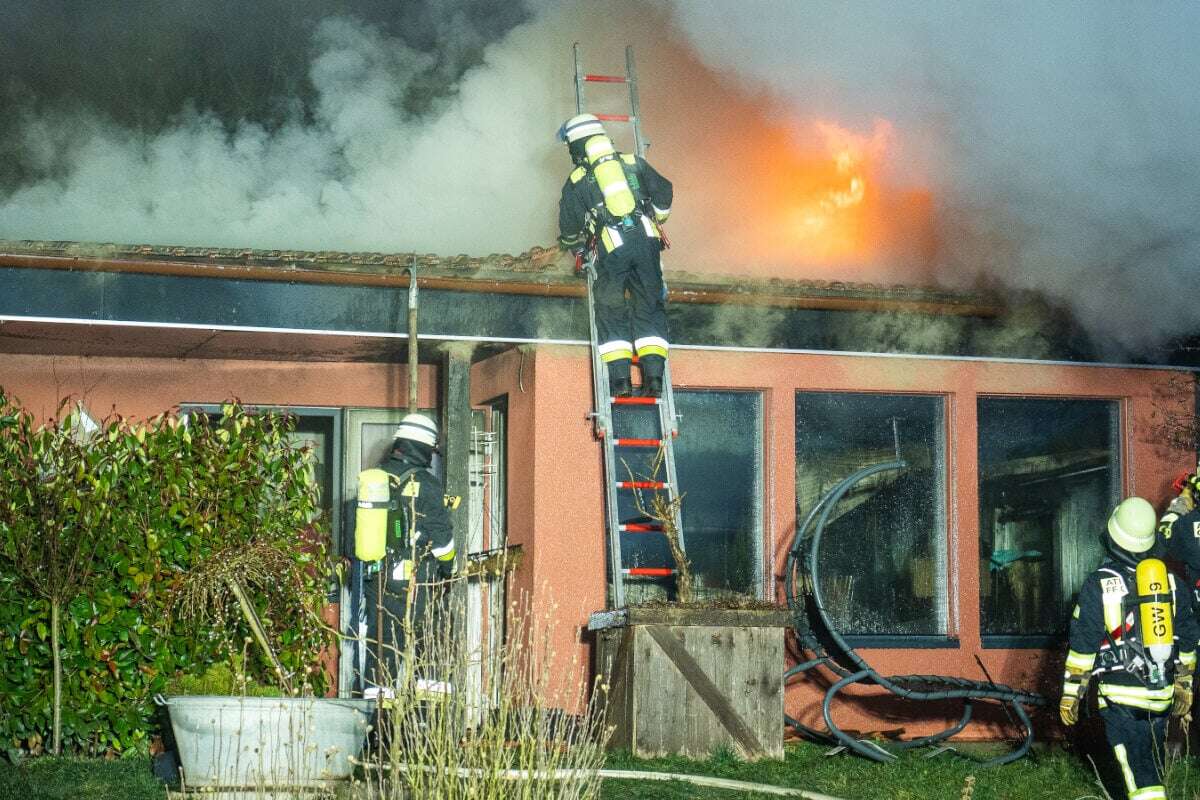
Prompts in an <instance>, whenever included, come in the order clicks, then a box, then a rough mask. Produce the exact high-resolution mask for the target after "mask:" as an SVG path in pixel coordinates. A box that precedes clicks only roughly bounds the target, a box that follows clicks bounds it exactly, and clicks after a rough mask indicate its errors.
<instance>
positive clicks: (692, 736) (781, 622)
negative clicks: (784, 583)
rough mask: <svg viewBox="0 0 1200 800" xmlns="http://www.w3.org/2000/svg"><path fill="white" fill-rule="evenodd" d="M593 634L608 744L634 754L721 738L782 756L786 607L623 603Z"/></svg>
mask: <svg viewBox="0 0 1200 800" xmlns="http://www.w3.org/2000/svg"><path fill="white" fill-rule="evenodd" d="M620 615H621V616H620V619H621V621H622V624H621V625H619V626H618V627H610V628H607V629H604V630H600V631H598V632H597V635H596V643H597V648H596V670H597V672H598V674H600V675H602V676H603V677H604V681H605V683H607V684H608V686H609V691H608V701H607V705H606V708H605V713H606V715H607V721H608V723H609V724H610V725H612V726H613V727H614V732H613V737H612V739H611V740H610V745H611V746H612V747H616V748H623V749H628V750H630V751H632V752H633V753H634V755H637V756H639V757H641V758H655V757H658V756H663V755H673V754H677V755H683V756H687V757H690V758H698V759H703V758H707V757H709V756H710V755H711V754H712V752H713V750H714V749H717V748H720V747H727V748H729V749H730V750H732V751H733V752H734V753H737V754H738V755H740V756H741V757H742V758H744V759H749V760H753V759H760V758H783V671H784V666H785V663H784V633H785V630H786V628H787V627H788V625H789V624H790V622H791V618H790V617H789V615H788V612H787V611H786V609H752V610H740V609H731V610H724V609H693V608H672V607H670V606H666V607H661V608H659V607H655V608H630V609H625V610H623V611H622V612H620Z"/></svg>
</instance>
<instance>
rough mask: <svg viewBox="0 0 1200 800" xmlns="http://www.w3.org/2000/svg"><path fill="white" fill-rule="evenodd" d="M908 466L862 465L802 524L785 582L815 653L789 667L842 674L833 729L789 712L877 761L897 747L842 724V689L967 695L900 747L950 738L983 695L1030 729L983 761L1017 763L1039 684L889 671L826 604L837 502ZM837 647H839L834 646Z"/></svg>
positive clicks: (825, 705) (803, 643) (800, 630)
mask: <svg viewBox="0 0 1200 800" xmlns="http://www.w3.org/2000/svg"><path fill="white" fill-rule="evenodd" d="M906 466H907V464H906V462H904V461H903V460H901V459H899V458H897V459H896V460H895V461H888V462H885V463H882V464H875V465H873V466H870V467H864V468H863V469H860V470H858V471H857V472H855V473H854V474H853V475H850V476H849V477H847V478H845V479H844V480H842V481H839V482H838V484H837V485H836V486H834V487H833V488H832V489H831V490H830V491H829V492H827V493H826V494H825V496H824V497H822V498H821V500H820V501H819V502H818V503H816V504H815V505H814V506H813V508H812V510H810V511H809V513H808V514H807V515H806V516H805V518H804V520H803V522H802V523H801V524H800V525H799V526H798V527H797V528H796V533H795V536H794V537H793V539H792V547H791V549H790V550H789V551H788V556H787V562H786V567H785V574H784V588H785V592H786V594H787V603H788V608H789V609H790V610H791V612H792V617H793V626H794V628H795V633H796V641H797V643H798V645H799V647H800V648H801V649H802V650H803V651H805V652H808V653H811V654H812V658H810V659H808V660H806V661H802V662H801V663H799V664H797V665H796V666H794V667H792V668H791V669H789V670H787V672H785V673H784V682H785V683H786V682H787V681H788V680H789V679H791V678H793V677H795V676H796V675H800V674H803V673H805V672H807V671H808V670H811V669H814V668H816V667H818V666H824V667H826V668H827V669H829V670H830V671H831V672H833V674H834V675H835V676H836V678H837V680H835V681H834V683H833V684H832V685H831V686H830V687H829V688H828V689H827V690H826V692H825V698H824V701H823V702H822V704H821V712H822V716H823V717H824V720H825V725H826V727H827V728H828V733H825V732H822V731H817V730H815V729H813V728H810V727H808V726H806V725H804V724H802V723H800V722H799V721H797V720H795V719H792V718H791V717H787V716H785V718H784V721H785V724H787V725H788V726H789V727H792V728H793V729H795V730H796V731H797V732H798V733H800V735H801V736H804V737H805V738H810V739H814V740H816V741H820V742H824V743H830V742H832V741H837V742H838V743H840V744H842V745H844V746H845V747H847V748H849V749H850V750H852V751H854V752H856V753H858V754H859V755H862V756H865V757H866V758H869V759H871V760H873V761H880V762H885V761H889V760H892V759H894V758H896V755H895V754H894V753H892V752H891V751H889V750H887V749H885V748H883V747H881V746H880V745H878V744H875V743H874V742H864V741H861V740H859V739H855V738H854V737H852V736H850V735H849V734H847V733H846V732H845V731H843V730H842V729H841V728H839V727H838V726H837V723H836V722H835V721H834V719H833V714H832V712H831V707H832V704H833V700H834V697H836V696H837V694H838V692H840V691H841V690H842V689H844V688H846V687H847V686H850V685H852V684H855V683H865V684H870V685H875V686H879V687H882V688H883V689H886V690H887V691H888V692H890V693H891V694H893V695H895V696H897V697H901V698H903V699H906V700H913V701H946V700H962V701H963V711H962V715H961V717H960V718H959V720H958V722H957V723H955V724H954V725H952V726H950V727H949V728H946V729H945V730H943V731H940V732H938V733H935V734H933V735H931V736H924V737H921V738H919V739H914V740H911V741H907V742H900V743H898V744H897V745H895V747H896V749H899V750H907V749H911V748H915V747H923V746H926V745H932V744H936V743H938V742H942V741H945V740H946V739H949V738H950V737H951V736H954V735H955V734H957V733H959V732H960V731H961V730H963V728H965V727H966V726H967V724H968V723H969V722H970V721H971V715H972V712H973V709H974V703H975V702H978V701H986V700H990V701H995V702H998V703H1000V704H1001V705H1002V706H1004V707H1006V708H1008V709H1011V710H1012V712H1013V714H1015V716H1016V720H1017V722H1018V723H1019V724H1020V725H1021V727H1022V728H1023V729H1024V736H1023V737H1022V740H1021V743H1020V745H1019V746H1018V747H1017V748H1016V749H1015V750H1013V751H1012V752H1009V753H1006V754H1004V755H1002V756H997V757H996V758H992V759H988V760H986V761H983V762H982V765H983V766H999V765H1001V764H1007V763H1010V762H1012V761H1015V760H1017V759H1019V758H1021V757H1023V756H1024V755H1025V754H1026V753H1028V752H1029V748H1030V745H1031V744H1032V743H1033V723H1032V722H1031V721H1030V719H1029V715H1028V713H1026V711H1025V706H1042V705H1045V704H1046V699H1045V698H1044V697H1042V696H1041V695H1039V694H1037V693H1035V692H1027V691H1022V690H1019V689H1013V688H1011V687H1009V686H1002V685H998V684H995V683H992V682H991V681H986V682H984V681H974V680H970V679H968V678H959V677H953V676H945V675H895V676H891V677H885V676H883V675H880V674H879V673H878V672H877V671H875V669H874V668H872V667H871V666H870V665H869V664H868V663H867V662H866V660H865V659H863V657H862V656H861V655H859V653H858V651H856V650H855V649H854V648H853V647H851V646H850V644H849V643H848V642H847V641H846V639H845V638H844V637H843V636H842V635H841V633H839V632H838V630H837V629H836V628H835V627H834V626H833V623H832V621H831V620H830V619H829V614H828V612H827V611H826V608H825V601H824V596H823V594H822V592H821V576H820V565H819V563H818V558H817V556H818V553H819V552H820V546H821V537H822V536H823V535H824V532H825V526H826V524H827V523H828V522H829V519H830V517H831V516H832V514H833V510H834V509H835V508H836V507H837V504H838V502H839V501H840V500H841V499H842V497H844V496H845V495H846V493H847V492H849V491H850V489H851V488H852V487H853V486H854V485H855V484H857V483H859V482H860V481H862V480H864V479H866V478H869V477H871V476H872V475H876V474H879V473H882V472H888V471H892V470H901V469H904V468H905V467H906ZM810 528H811V529H812V534H811V535H809V529H810ZM797 578H799V579H800V582H801V584H802V585H801V586H797ZM813 616H815V617H816V620H813V619H812V617H813ZM813 622H818V623H819V627H820V629H821V631H820V632H821V633H823V634H824V635H825V637H826V638H827V639H828V640H829V642H830V643H831V644H832V648H826V646H825V645H824V644H823V643H822V642H821V639H820V636H819V634H818V630H817V626H815V625H813V624H812V623H813ZM830 649H832V650H833V651H834V652H832V653H831V652H829V650H830ZM845 665H849V666H848V667H847V666H845Z"/></svg>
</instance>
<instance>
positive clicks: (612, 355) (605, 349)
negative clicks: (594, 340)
mask: <svg viewBox="0 0 1200 800" xmlns="http://www.w3.org/2000/svg"><path fill="white" fill-rule="evenodd" d="M597 349H598V350H599V351H600V360H601V361H603V362H604V363H606V364H607V363H608V362H610V361H620V360H621V359H631V358H633V344H632V343H630V342H628V341H625V340H622V339H614V340H612V341H611V342H605V343H604V344H602V345H600V347H598V348H597Z"/></svg>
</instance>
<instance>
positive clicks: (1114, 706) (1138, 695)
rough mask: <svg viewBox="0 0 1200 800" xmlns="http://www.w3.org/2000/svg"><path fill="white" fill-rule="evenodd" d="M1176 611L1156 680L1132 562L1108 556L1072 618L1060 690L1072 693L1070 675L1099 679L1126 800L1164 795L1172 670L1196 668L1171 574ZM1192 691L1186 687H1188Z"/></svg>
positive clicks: (1189, 619) (1191, 623)
mask: <svg viewBox="0 0 1200 800" xmlns="http://www.w3.org/2000/svg"><path fill="white" fill-rule="evenodd" d="M1169 581H1170V585H1171V596H1172V609H1173V612H1174V630H1175V651H1174V656H1173V658H1172V661H1171V663H1170V664H1169V665H1168V668H1167V670H1166V672H1165V674H1164V675H1162V676H1161V677H1160V678H1159V680H1157V681H1154V680H1151V679H1150V673H1149V669H1148V665H1147V658H1148V656H1147V654H1146V653H1144V652H1143V651H1142V646H1141V635H1140V632H1139V629H1140V627H1141V620H1140V617H1139V613H1138V606H1137V605H1136V604H1132V602H1130V603H1126V602H1125V601H1126V599H1127V598H1129V599H1132V598H1134V597H1136V595H1137V581H1136V579H1135V569H1134V567H1133V566H1129V565H1127V564H1123V563H1121V562H1118V561H1116V560H1115V559H1111V558H1110V559H1107V560H1106V561H1105V562H1104V563H1103V564H1101V565H1100V568H1099V569H1098V570H1096V571H1095V572H1093V573H1092V574H1091V575H1089V576H1088V577H1087V580H1085V581H1084V583H1083V587H1082V588H1081V589H1080V590H1079V602H1078V604H1077V605H1076V606H1075V611H1074V615H1073V618H1072V619H1071V633H1070V651H1069V652H1068V653H1067V662H1066V667H1067V681H1066V683H1065V684H1064V687H1063V694H1064V695H1068V696H1070V695H1072V694H1073V693H1078V692H1079V691H1080V689H1081V685H1080V684H1079V683H1077V682H1073V681H1072V680H1071V676H1072V675H1073V674H1074V675H1079V674H1083V675H1088V674H1090V675H1091V676H1092V680H1093V681H1095V682H1097V683H1098V684H1099V686H1098V687H1097V704H1098V706H1099V708H1100V716H1101V717H1102V718H1103V720H1104V733H1105V738H1106V739H1107V740H1108V743H1109V745H1110V746H1111V747H1112V749H1113V753H1114V755H1115V756H1116V758H1117V762H1118V764H1119V765H1120V767H1121V774H1122V775H1123V777H1124V780H1125V788H1126V790H1127V792H1128V795H1129V798H1130V800H1166V791H1165V789H1164V788H1163V785H1162V772H1161V764H1162V758H1163V748H1164V745H1165V743H1166V727H1167V716H1168V711H1169V710H1170V709H1171V704H1172V699H1173V696H1174V691H1175V688H1174V680H1175V673H1176V670H1177V669H1180V668H1181V667H1182V668H1183V669H1184V670H1185V671H1189V672H1190V670H1192V669H1194V667H1195V664H1196V640H1197V636H1198V634H1200V630H1198V629H1197V625H1196V621H1195V618H1194V617H1193V616H1192V614H1191V613H1190V612H1189V609H1188V604H1187V600H1186V597H1185V596H1184V593H1182V592H1177V591H1176V587H1175V580H1174V576H1169ZM1189 688H1190V687H1189Z"/></svg>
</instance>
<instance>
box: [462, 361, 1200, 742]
mask: <svg viewBox="0 0 1200 800" xmlns="http://www.w3.org/2000/svg"><path fill="white" fill-rule="evenodd" d="M503 359H504V360H499V359H493V360H494V361H496V362H497V363H496V364H495V365H489V366H488V367H486V368H482V367H481V366H477V369H476V376H477V380H478V377H481V376H482V374H484V371H485V369H486V370H489V372H488V373H487V374H488V375H489V380H491V381H492V383H490V384H489V385H488V387H487V388H486V389H485V388H483V387H481V386H479V385H478V384H477V386H476V388H475V390H474V391H475V392H476V394H477V395H478V396H482V394H480V393H486V392H487V391H495V390H496V387H498V386H499V385H501V384H502V383H503V382H504V381H503V380H499V378H500V374H501V373H502V371H503V370H507V371H508V373H509V378H508V383H509V385H510V386H511V385H512V381H513V380H514V379H515V376H514V374H513V370H514V368H515V366H516V364H515V361H514V358H513V357H510V356H507V355H506V356H504V357H503ZM487 363H488V362H485V364H487ZM589 363H590V362H589V358H588V354H587V351H586V349H584V348H582V347H571V346H552V347H540V348H538V349H537V350H536V351H534V352H532V353H530V354H528V355H527V356H525V365H524V367H523V376H524V378H523V380H524V386H525V389H524V392H522V393H521V403H520V405H519V406H517V405H513V406H510V415H511V416H510V424H511V425H512V429H511V436H510V444H509V449H510V460H509V480H510V520H509V524H510V530H511V531H512V535H513V536H514V537H518V536H519V537H522V540H523V541H529V542H532V549H531V552H530V553H529V554H528V555H531V556H532V558H529V559H528V560H527V561H526V563H525V565H524V566H523V567H522V571H521V572H522V574H521V575H520V577H519V581H518V583H519V585H521V586H522V587H524V588H526V589H528V590H531V591H533V592H534V595H535V597H537V598H538V599H539V602H541V603H542V604H543V605H548V604H549V602H550V598H552V599H553V602H554V603H556V604H557V609H556V614H555V616H556V624H557V629H556V631H555V634H554V635H555V640H556V643H557V644H556V646H557V648H559V649H564V650H570V649H571V648H575V649H576V650H577V651H578V652H580V653H582V654H584V655H583V656H581V657H586V653H587V650H588V645H587V641H588V638H587V636H586V633H584V632H583V628H584V627H585V626H586V623H587V617H588V614H589V613H590V612H592V611H595V610H598V609H601V608H603V607H604V602H605V594H604V576H605V568H604V563H605V561H604V559H605V551H604V543H603V505H602V503H603V492H602V485H601V462H600V449H599V445H598V444H597V442H596V441H595V440H594V439H593V438H592V435H591V426H590V424H589V422H588V421H587V418H586V415H587V414H588V412H589V411H590V410H591V408H590V404H591V383H590V381H591V377H590V371H589V370H590V367H589ZM672 370H673V378H674V381H675V385H676V386H677V387H679V388H689V389H730V388H732V389H755V390H758V391H761V392H762V395H763V409H764V423H765V430H764V462H765V463H764V465H763V467H764V474H765V476H766V480H765V481H764V486H765V497H764V499H763V502H764V528H765V530H764V542H765V548H764V550H765V552H764V561H765V564H764V572H765V574H766V575H767V576H768V578H767V585H766V586H764V587H763V590H764V594H765V596H768V597H774V598H776V599H781V597H782V595H781V594H780V591H781V588H780V586H779V585H778V580H779V576H780V573H781V571H782V569H783V561H784V558H785V556H786V552H787V549H788V547H790V545H791V538H792V535H793V533H794V531H795V525H796V513H795V503H796V494H795V482H794V478H793V476H794V475H795V447H794V436H795V393H796V391H798V390H815V391H854V392H882V393H920V394H937V395H941V396H943V397H944V398H945V400H946V406H945V407H946V421H945V422H946V431H947V436H946V440H947V453H946V460H947V462H946V463H947V465H948V469H947V486H946V489H945V492H946V499H947V515H946V518H947V531H946V536H947V537H948V542H949V552H950V553H951V559H950V566H949V571H950V574H949V576H948V578H949V581H950V584H951V591H950V597H951V608H950V609H949V615H950V626H951V631H950V632H951V635H952V636H956V637H957V640H958V641H957V646H956V647H949V648H940V649H928V650H921V649H911V650H865V651H864V653H865V654H866V655H867V657H868V659H869V660H870V661H871V662H872V664H873V665H874V666H876V667H877V668H878V669H879V670H880V671H881V672H883V673H884V674H912V673H929V672H936V673H939V674H948V675H962V676H965V677H970V678H975V679H979V680H983V679H984V674H983V671H982V669H981V668H980V666H979V663H978V662H977V661H976V657H977V656H978V658H979V659H980V661H982V663H983V665H984V666H985V667H986V669H987V672H988V674H990V675H991V677H992V679H994V680H995V681H996V682H998V683H1007V684H1010V685H1013V686H1017V687H1023V688H1039V687H1040V688H1042V689H1043V690H1055V687H1054V683H1055V682H1056V680H1057V676H1058V674H1060V673H1061V654H1059V653H1057V652H1048V651H1044V650H1034V649H1004V650H1001V649H984V648H983V647H982V642H981V636H980V626H979V566H978V564H979V545H978V538H979V531H978V488H977V484H976V480H977V478H976V476H977V464H976V460H977V442H976V421H975V414H976V399H977V397H979V396H980V395H987V396H1002V395H1011V396H1022V397H1087V398H1110V399H1116V400H1119V401H1120V403H1121V416H1122V427H1121V447H1122V465H1123V472H1124V478H1123V480H1124V486H1125V491H1126V493H1128V494H1132V493H1139V494H1142V495H1143V496H1145V497H1147V498H1148V499H1149V500H1151V502H1154V503H1156V504H1161V503H1163V502H1164V501H1165V499H1166V497H1167V493H1168V491H1169V484H1170V481H1171V479H1172V477H1173V476H1174V475H1175V474H1177V473H1178V472H1179V471H1180V470H1183V469H1187V468H1189V467H1193V466H1194V463H1195V462H1194V454H1193V453H1188V452H1186V451H1182V450H1176V449H1172V448H1171V447H1169V446H1167V445H1165V444H1163V443H1162V442H1161V441H1160V440H1159V439H1160V437H1159V433H1160V431H1159V428H1158V426H1159V425H1160V423H1161V420H1162V416H1163V414H1165V413H1169V412H1179V413H1185V414H1190V413H1192V410H1193V408H1194V406H1193V402H1194V401H1193V395H1192V389H1191V386H1192V383H1191V380H1190V376H1183V374H1182V373H1177V372H1171V371H1165V370H1142V369H1120V368H1110V367H1091V366H1074V365H1059V364H1036V363H1009V362H992V361H965V360H937V359H913V358H902V357H900V358H891V357H869V356H839V355H815V354H814V355H805V354H787V353H734V352H720V351H701V350H676V351H675V352H674V353H673V354H672ZM1181 376H1183V377H1184V378H1185V379H1184V380H1182V381H1181V380H1180V378H1181ZM509 396H510V398H512V397H513V395H512V394H510V395H509ZM522 413H523V414H526V415H528V417H527V419H526V420H524V421H523V422H522V421H521V420H519V416H520V414H522ZM683 424H684V425H686V424H687V421H686V420H684V422H683ZM527 482H528V483H531V484H532V485H524V484H525V483H527ZM515 540H517V539H516V538H514V541H515ZM527 557H528V556H527ZM780 668H781V670H782V669H783V668H784V665H780ZM823 689H824V684H821V683H817V682H815V681H813V680H811V679H806V680H803V681H800V682H798V683H797V684H794V685H793V686H792V687H791V688H790V689H789V690H788V692H787V708H788V710H789V713H791V714H792V715H793V716H795V717H797V718H799V719H800V720H801V721H804V722H806V723H809V724H812V725H821V724H822V723H821V718H820V707H819V701H820V698H821V697H822V694H823ZM871 693H872V692H870V690H858V691H851V692H849V695H850V697H851V698H853V697H854V696H855V695H869V694H871ZM870 705H871V708H868V705H867V704H863V703H859V702H854V701H853V700H849V701H843V702H841V703H839V704H838V706H837V709H836V712H835V713H836V714H837V718H838V720H839V724H841V725H844V726H846V727H848V728H851V729H855V728H857V729H862V730H896V729H898V728H903V735H906V736H911V735H924V734H927V733H931V732H933V731H935V730H940V729H941V728H942V727H946V726H947V725H948V724H949V721H950V720H951V717H953V718H954V719H957V716H958V713H959V711H960V710H961V709H960V708H952V707H942V708H931V707H929V706H924V707H922V706H919V705H914V704H903V703H896V702H892V701H890V700H889V701H886V702H884V703H878V702H876V703H872V704H870ZM872 711H877V712H881V713H883V714H886V715H888V716H887V717H882V716H876V715H875V714H873V713H872ZM976 719H977V720H980V722H978V723H977V724H973V725H972V726H970V727H969V728H968V729H967V731H966V732H965V734H964V736H967V737H977V738H993V737H995V736H998V735H1011V734H1012V733H1013V730H1012V729H1011V726H1010V725H1008V724H1007V720H1006V717H1005V716H1004V714H1003V713H1002V712H1000V711H999V710H998V709H991V710H990V711H989V710H987V709H982V710H981V711H980V712H979V713H977V714H976ZM897 720H900V721H899V722H898V721H897ZM1042 732H1045V729H1044V728H1043V729H1042Z"/></svg>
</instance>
